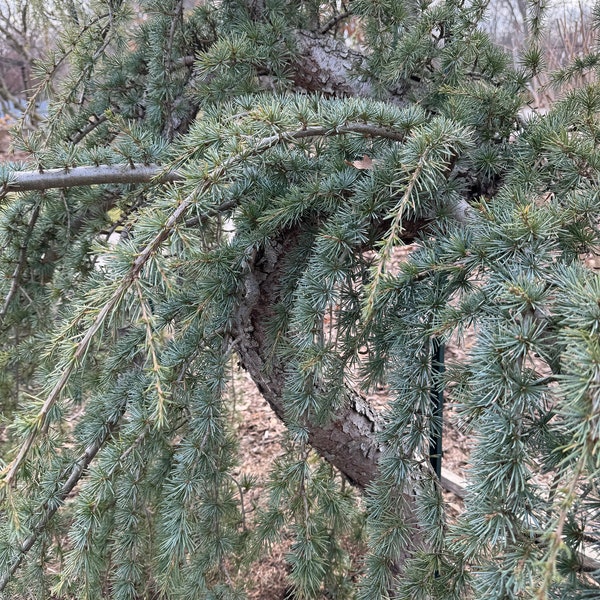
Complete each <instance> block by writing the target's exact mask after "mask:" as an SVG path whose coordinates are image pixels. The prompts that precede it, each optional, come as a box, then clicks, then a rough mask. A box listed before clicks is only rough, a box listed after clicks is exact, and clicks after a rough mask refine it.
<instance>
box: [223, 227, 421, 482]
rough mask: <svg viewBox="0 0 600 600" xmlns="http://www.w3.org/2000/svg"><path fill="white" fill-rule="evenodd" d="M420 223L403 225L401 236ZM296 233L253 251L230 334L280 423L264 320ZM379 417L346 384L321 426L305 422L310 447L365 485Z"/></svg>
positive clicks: (281, 375)
mask: <svg viewBox="0 0 600 600" xmlns="http://www.w3.org/2000/svg"><path fill="white" fill-rule="evenodd" d="M423 225H424V222H423V221H419V222H415V223H406V226H405V235H406V238H407V240H410V239H412V238H413V237H414V235H415V234H416V232H417V230H418V229H419V228H421V227H422V226H423ZM301 235H302V229H301V227H297V228H295V229H292V230H290V231H288V232H286V234H285V235H284V236H282V237H281V238H280V239H279V240H277V241H272V242H270V243H269V245H268V246H267V247H266V248H264V250H263V252H261V253H260V254H257V256H256V257H255V258H254V260H253V262H252V264H250V265H249V273H248V275H247V276H246V294H245V297H244V299H243V301H242V302H241V305H240V308H239V310H238V313H237V317H236V324H235V335H236V340H237V349H238V353H239V356H240V361H241V364H242V366H243V367H244V368H245V369H246V370H247V371H248V373H249V374H250V376H251V378H252V379H253V381H254V382H255V384H256V385H257V387H258V389H259V390H260V392H261V393H262V395H263V396H264V397H265V399H266V400H267V402H268V403H269V405H270V406H271V408H272V409H273V411H274V412H275V414H276V415H277V416H278V417H279V418H280V419H281V420H282V421H283V422H285V410H284V405H283V400H282V398H283V390H284V386H285V379H286V370H287V369H286V364H285V363H284V362H283V361H282V360H281V359H279V358H278V357H277V356H276V354H275V353H274V352H273V347H272V341H271V338H270V336H269V334H268V324H269V320H270V319H271V318H272V317H273V316H274V307H275V305H276V304H277V303H278V301H279V299H280V293H281V281H282V276H283V275H284V273H285V271H286V269H285V263H286V258H287V259H289V258H288V257H289V256H290V254H291V253H292V251H293V249H294V247H295V246H296V245H297V244H298V240H299V239H300V236H301ZM381 425H382V421H381V418H380V417H379V416H378V415H377V413H376V412H375V411H374V410H373V409H372V408H371V406H370V405H369V403H368V401H367V400H366V398H364V397H363V396H362V395H360V394H359V393H358V392H357V391H355V390H352V389H350V388H347V391H346V402H345V405H344V408H343V409H342V410H339V411H338V412H337V413H336V416H335V418H334V419H333V420H332V421H331V422H329V423H328V424H326V425H324V426H318V425H315V424H314V423H309V424H308V430H309V442H310V444H311V446H312V447H313V448H314V449H315V450H316V451H317V452H318V453H319V454H320V455H321V456H322V457H323V458H325V459H326V460H327V461H329V462H330V463H331V464H333V465H334V466H335V467H337V468H338V469H339V470H340V471H341V472H342V473H343V474H344V475H345V476H346V477H347V478H348V479H349V480H350V481H351V482H353V483H354V484H355V485H357V486H359V487H360V488H363V489H364V488H365V487H366V486H367V485H368V484H369V483H370V482H371V481H372V480H373V478H374V477H375V475H376V474H377V469H378V464H377V463H378V460H379V457H380V456H381V451H382V448H381V447H380V445H379V442H378V440H377V436H376V433H377V431H378V430H379V429H380V428H381Z"/></svg>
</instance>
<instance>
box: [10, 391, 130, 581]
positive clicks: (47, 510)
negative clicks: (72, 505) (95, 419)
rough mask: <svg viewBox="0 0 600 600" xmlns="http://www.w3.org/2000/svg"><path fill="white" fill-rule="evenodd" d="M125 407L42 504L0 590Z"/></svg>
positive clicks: (104, 440) (79, 476)
mask: <svg viewBox="0 0 600 600" xmlns="http://www.w3.org/2000/svg"><path fill="white" fill-rule="evenodd" d="M125 407H126V403H123V406H122V408H121V410H120V411H119V413H118V414H117V415H115V416H114V417H113V418H112V419H110V420H109V421H108V422H107V424H106V427H105V429H104V432H103V433H102V435H101V436H100V437H98V438H97V439H96V441H95V442H93V443H92V444H90V445H89V446H88V447H87V448H86V449H85V451H84V452H83V454H82V455H81V456H80V457H79V459H78V460H77V461H76V462H75V464H74V465H73V467H72V469H71V474H70V476H69V478H68V479H67V480H66V481H65V482H64V483H63V485H62V486H61V488H60V490H59V491H58V494H57V495H56V496H53V497H52V498H51V499H48V500H47V501H46V502H45V504H44V505H43V506H42V508H41V512H42V515H41V516H40V518H39V519H38V521H37V523H36V524H35V525H34V526H33V529H32V532H31V534H30V535H29V537H27V538H26V539H25V540H24V541H23V542H22V543H21V544H20V546H19V554H18V556H17V557H16V558H15V559H13V561H12V563H10V565H9V566H8V568H7V570H6V571H5V572H4V574H3V575H2V577H0V592H2V591H3V590H4V588H5V587H6V585H7V584H8V582H9V581H10V579H11V577H12V576H13V575H14V574H15V572H16V571H17V569H18V568H19V567H20V566H21V563H22V562H23V559H24V558H25V555H26V554H27V552H29V550H31V548H32V547H33V545H34V544H35V543H36V541H37V540H38V538H39V537H40V535H41V533H42V531H43V530H44V529H45V527H46V525H47V524H48V522H49V521H50V519H51V518H52V517H53V516H54V514H55V513H56V511H57V510H58V509H59V507H60V505H61V504H62V503H63V502H64V500H65V499H66V498H67V496H68V495H69V494H70V493H71V492H72V491H73V489H74V488H75V486H76V485H77V483H78V482H79V480H80V479H81V478H82V476H83V474H84V473H85V471H86V469H87V468H88V466H89V465H90V463H91V462H92V460H93V459H94V457H95V456H96V454H98V452H99V451H100V449H101V448H102V446H104V444H105V443H106V440H108V438H109V437H110V435H111V434H112V432H113V430H114V428H115V427H116V425H117V424H118V422H119V420H120V418H121V416H122V415H123V413H124V412H125ZM50 500H52V501H50Z"/></svg>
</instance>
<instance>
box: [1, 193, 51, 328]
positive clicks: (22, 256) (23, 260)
mask: <svg viewBox="0 0 600 600" xmlns="http://www.w3.org/2000/svg"><path fill="white" fill-rule="evenodd" d="M40 207H41V204H40V203H39V202H38V203H37V204H36V206H35V208H34V209H33V213H32V215H31V218H30V219H29V223H28V224H27V232H26V233H25V237H24V239H23V243H22V244H21V247H20V248H19V262H18V263H17V266H16V267H15V270H14V272H13V275H12V281H11V284H10V289H9V290H8V294H6V298H4V304H3V305H2V308H1V309H0V323H2V321H4V317H5V315H6V311H7V310H8V307H9V306H10V303H11V302H12V299H13V298H14V295H15V294H16V293H17V290H18V289H19V282H20V280H21V273H22V272H23V269H24V268H25V265H26V264H27V246H28V245H29V240H30V238H31V234H32V232H33V228H34V227H35V224H36V222H37V220H38V217H39V214H40Z"/></svg>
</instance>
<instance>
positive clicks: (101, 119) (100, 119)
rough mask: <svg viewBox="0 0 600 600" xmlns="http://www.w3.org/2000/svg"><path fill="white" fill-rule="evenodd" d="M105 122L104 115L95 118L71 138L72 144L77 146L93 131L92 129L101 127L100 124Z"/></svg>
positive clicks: (106, 118)
mask: <svg viewBox="0 0 600 600" xmlns="http://www.w3.org/2000/svg"><path fill="white" fill-rule="evenodd" d="M107 120H108V117H107V116H106V115H104V114H103V115H100V116H99V117H96V118H95V119H93V120H92V121H90V122H89V123H88V124H87V125H86V126H85V127H84V128H83V129H82V130H81V131H79V132H78V133H77V134H76V135H75V136H73V138H72V140H71V141H72V142H73V143H74V144H78V143H79V142H80V141H81V140H82V139H83V138H84V137H85V136H86V135H87V134H88V133H91V132H92V131H94V129H96V127H98V125H101V124H102V123H104V122H105V121H107Z"/></svg>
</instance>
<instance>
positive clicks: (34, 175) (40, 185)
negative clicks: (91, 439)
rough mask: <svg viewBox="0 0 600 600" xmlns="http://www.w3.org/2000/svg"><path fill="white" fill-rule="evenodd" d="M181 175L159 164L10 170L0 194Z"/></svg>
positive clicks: (179, 176)
mask: <svg viewBox="0 0 600 600" xmlns="http://www.w3.org/2000/svg"><path fill="white" fill-rule="evenodd" d="M181 179H183V178H182V176H181V175H180V174H179V173H177V172H176V171H171V172H168V173H165V172H164V168H163V167H160V166H159V165H133V166H132V167H130V166H127V165H100V166H97V167H96V166H85V167H73V168H72V169H49V170H47V171H14V172H13V173H11V179H10V180H9V181H8V182H7V183H5V184H4V185H3V186H2V187H1V188H0V197H1V196H3V195H5V194H6V193H8V192H27V191H31V190H47V189H50V188H69V187H77V186H84V185H95V184H108V183H124V184H127V183H130V184H135V183H147V182H149V181H152V180H155V181H156V182H157V183H161V182H167V181H179V180H181Z"/></svg>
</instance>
